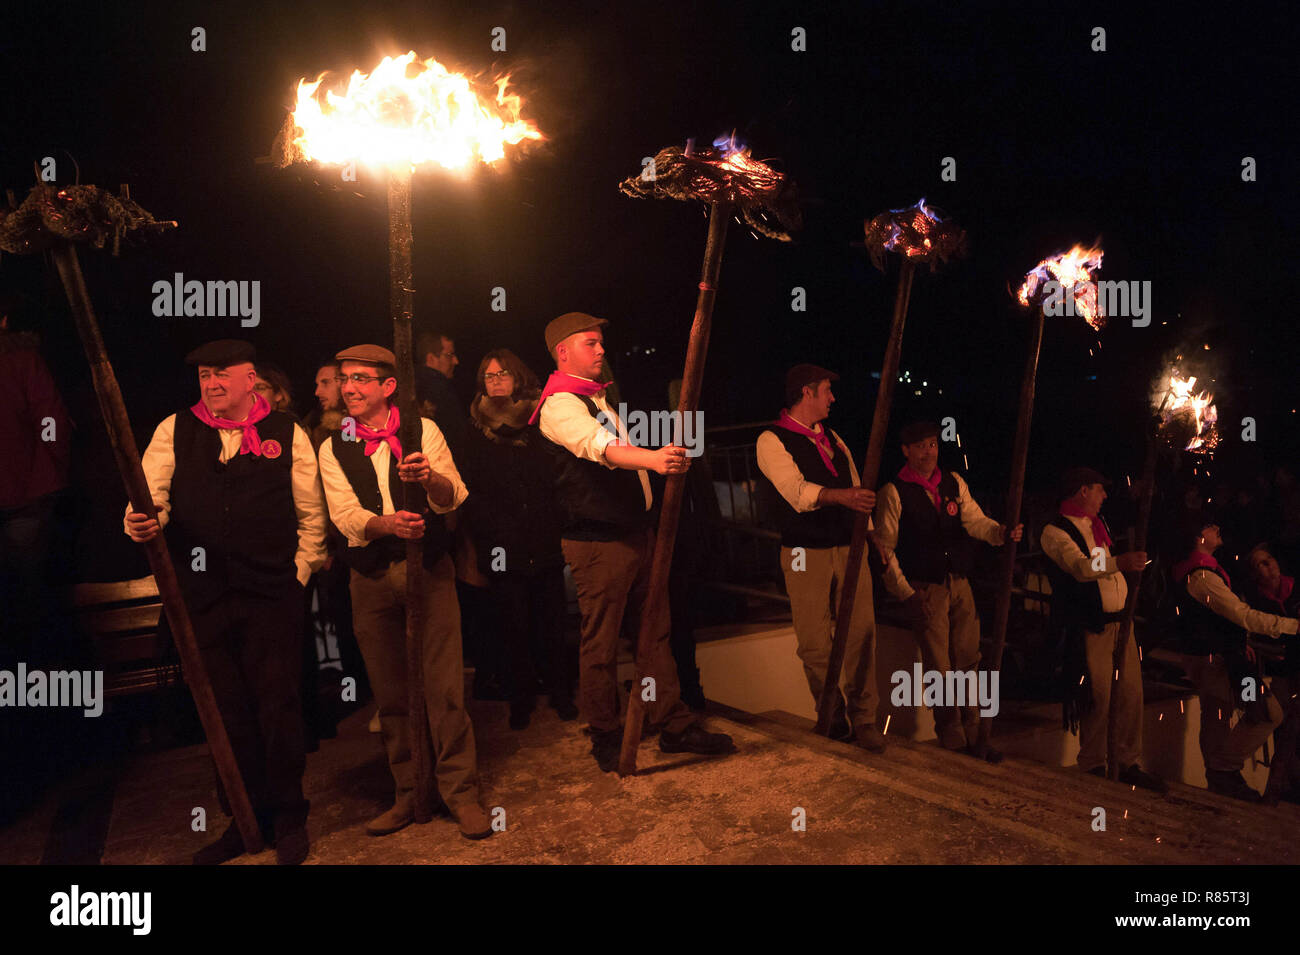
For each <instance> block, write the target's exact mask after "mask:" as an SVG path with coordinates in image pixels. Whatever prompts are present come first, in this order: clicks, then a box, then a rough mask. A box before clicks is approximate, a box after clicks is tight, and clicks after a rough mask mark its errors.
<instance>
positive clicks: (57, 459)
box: [0, 300, 72, 658]
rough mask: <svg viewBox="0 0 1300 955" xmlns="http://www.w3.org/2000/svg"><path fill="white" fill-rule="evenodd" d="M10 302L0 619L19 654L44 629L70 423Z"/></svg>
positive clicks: (1, 425)
mask: <svg viewBox="0 0 1300 955" xmlns="http://www.w3.org/2000/svg"><path fill="white" fill-rule="evenodd" d="M16 308H17V301H16V300H0V402H3V405H2V406H3V408H4V411H5V413H4V414H3V415H0V454H3V455H4V462H5V463H4V467H2V468H0V606H2V607H3V608H4V610H3V612H0V618H3V619H4V624H3V626H6V627H10V628H12V637H8V638H6V639H5V640H3V641H0V647H3V649H4V650H5V651H7V652H8V651H15V652H17V653H18V654H19V656H20V658H23V657H26V656H27V649H28V646H29V644H28V641H30V640H31V639H33V638H34V637H36V636H38V635H39V634H40V633H42V632H43V631H44V628H43V627H42V626H41V620H43V619H44V616H43V615H44V614H45V613H46V611H47V610H48V609H49V606H50V601H49V599H48V598H47V596H46V595H45V588H46V586H47V578H48V574H47V573H46V569H47V564H48V558H49V553H50V542H51V539H52V536H53V526H54V512H55V505H56V502H57V498H58V495H59V494H60V492H62V491H63V489H64V488H66V487H67V485H68V463H69V459H70V454H71V448H72V420H71V419H70V418H69V417H68V412H67V409H66V408H65V407H64V404H63V399H62V397H61V396H60V395H59V391H58V388H57V387H56V386H55V383H54V379H53V377H51V375H50V370H49V368H48V367H47V366H46V364H45V361H44V359H42V358H41V353H40V351H39V348H38V343H37V339H36V336H35V335H33V334H30V333H26V332H17V331H13V330H11V327H10V322H11V315H10V313H11V312H12V311H15V310H16Z"/></svg>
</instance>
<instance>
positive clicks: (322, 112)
mask: <svg viewBox="0 0 1300 955" xmlns="http://www.w3.org/2000/svg"><path fill="white" fill-rule="evenodd" d="M322 81H323V78H322V79H317V80H316V81H315V82H311V83H309V82H307V81H306V80H300V81H299V83H298V97H297V105H296V107H295V109H294V111H293V115H292V116H290V117H289V123H290V124H292V125H293V126H294V127H296V128H295V129H294V138H293V141H292V147H291V152H292V159H293V161H311V160H316V161H319V162H323V163H346V162H353V161H356V162H361V163H365V164H369V165H384V166H388V165H401V164H403V163H409V164H410V165H411V166H416V165H419V164H421V163H436V164H437V165H439V166H443V167H444V168H447V169H464V168H465V167H466V166H468V165H470V164H471V163H474V162H484V163H495V162H498V161H499V160H501V159H504V158H505V154H506V146H514V145H518V144H519V143H521V142H524V141H525V140H540V139H542V138H543V137H542V134H541V132H540V131H539V130H538V129H537V127H536V126H534V125H533V124H532V123H531V122H529V121H528V120H524V119H520V116H519V114H520V111H521V109H522V107H523V100H522V99H521V98H520V97H519V96H517V95H515V94H513V93H507V92H506V88H507V83H508V81H509V77H503V78H501V79H498V80H496V83H495V85H496V92H495V94H491V93H489V94H487V95H486V96H481V95H479V93H477V92H475V90H474V87H473V86H472V85H471V83H470V81H469V78H468V77H466V76H464V75H462V74H460V73H452V72H451V71H449V70H448V69H447V68H446V67H444V66H443V65H442V64H441V63H439V62H438V61H437V60H434V59H428V60H424V61H421V62H417V61H416V57H415V53H414V51H412V52H409V53H407V54H406V55H404V56H399V57H396V58H394V57H391V56H388V57H384V59H383V61H382V62H381V63H380V64H379V65H378V66H377V67H375V69H374V71H373V72H371V73H370V74H368V75H367V74H365V73H362V72H361V71H360V70H356V71H354V72H353V74H352V77H351V79H349V80H348V85H347V90H346V92H344V93H343V94H341V95H340V94H338V93H335V92H334V91H333V90H328V89H327V90H324V91H323V92H324V102H323V103H322V101H321V95H320V94H321V92H322V91H321V84H322Z"/></svg>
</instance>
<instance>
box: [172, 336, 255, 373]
mask: <svg viewBox="0 0 1300 955" xmlns="http://www.w3.org/2000/svg"><path fill="white" fill-rule="evenodd" d="M246 361H247V362H255V361H257V349H255V348H254V347H253V343H252V342H244V341H240V340H239V339H237V338H222V339H219V340H218V341H215V342H208V343H207V344H206V345H200V346H199V347H198V348H196V349H194V351H192V352H190V353H189V354H188V355H186V356H185V363H186V364H187V365H210V366H212V367H213V368H225V367H226V366H227V365H240V364H243V363H244V362H246Z"/></svg>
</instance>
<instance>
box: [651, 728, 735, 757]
mask: <svg viewBox="0 0 1300 955" xmlns="http://www.w3.org/2000/svg"><path fill="white" fill-rule="evenodd" d="M659 751H660V752H661V753H698V754H699V755H701V756H722V755H724V754H726V753H734V752H735V751H736V744H735V743H733V742H732V741H731V737H730V736H728V735H727V734H726V733H709V732H707V731H706V730H704V729H703V728H701V726H700V724H698V723H692V724H691V725H690V726H688V727H686V729H684V730H682V731H681V732H680V733H670V732H668V731H667V730H664V731H663V732H662V733H660V734H659Z"/></svg>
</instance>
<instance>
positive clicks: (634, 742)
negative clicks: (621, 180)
mask: <svg viewBox="0 0 1300 955" xmlns="http://www.w3.org/2000/svg"><path fill="white" fill-rule="evenodd" d="M731 211H732V208H731V204H730V203H726V202H715V203H713V204H712V205H711V207H710V209H709V237H708V240H707V241H706V242H705V245H704V267H703V268H702V269H701V271H700V294H699V296H698V297H697V298H696V300H695V320H694V322H692V323H691V335H690V340H689V341H688V343H687V345H686V367H685V370H684V371H683V372H682V394H681V398H680V399H679V401H678V406H677V410H678V411H680V412H681V417H682V418H683V420H684V419H685V417H686V416H687V415H689V414H694V413H695V410H696V409H697V408H698V407H699V403H700V384H701V382H702V381H703V380H704V359H705V357H706V356H707V354H708V351H709V332H710V330H711V328H712V323H713V301H714V299H715V298H716V297H717V290H718V274H719V272H720V270H721V268H722V250H723V247H724V246H725V245H726V242H727V224H728V223H729V222H730V221H731ZM685 489H686V475H685V474H684V473H683V474H670V475H668V480H667V483H666V484H665V486H664V497H663V502H662V506H661V508H660V511H659V529H658V531H657V533H656V535H655V549H654V557H653V559H652V560H651V563H650V581H649V584H648V590H647V593H646V603H645V607H644V608H643V610H642V612H641V626H640V629H639V631H638V633H637V641H636V646H637V677H638V682H637V683H636V684H635V685H634V686H633V687H632V695H631V696H630V697H629V699H628V704H627V719H626V721H625V722H624V724H623V748H622V750H621V751H620V753H619V759H618V773H619V775H620V776H630V775H632V774H634V773H635V772H636V751H637V747H638V746H639V745H640V743H641V726H642V723H644V722H645V710H646V706H645V700H644V699H643V698H642V693H643V692H644V690H643V688H642V687H641V685H640V680H641V678H643V677H645V676H650V677H652V678H653V677H654V676H655V674H653V673H646V672H645V669H649V668H650V666H651V664H652V662H653V660H654V652H653V650H654V645H655V643H656V642H657V641H659V640H663V639H665V634H663V633H657V632H655V625H656V621H658V620H660V619H664V620H666V619H667V618H668V614H667V613H666V612H664V611H662V610H661V609H660V608H662V607H663V606H664V605H665V604H666V603H667V600H668V572H669V569H670V566H671V564H672V559H673V544H674V543H675V542H676V540H677V522H678V519H679V518H680V517H681V510H682V495H683V494H684V492H685ZM643 667H644V668H645V669H643ZM656 691H657V688H656Z"/></svg>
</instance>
